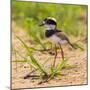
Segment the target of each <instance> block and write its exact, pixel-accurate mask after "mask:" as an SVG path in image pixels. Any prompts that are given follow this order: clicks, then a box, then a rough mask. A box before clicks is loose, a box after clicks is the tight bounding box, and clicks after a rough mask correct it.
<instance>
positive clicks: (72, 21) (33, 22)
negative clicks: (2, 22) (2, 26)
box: [12, 0, 88, 38]
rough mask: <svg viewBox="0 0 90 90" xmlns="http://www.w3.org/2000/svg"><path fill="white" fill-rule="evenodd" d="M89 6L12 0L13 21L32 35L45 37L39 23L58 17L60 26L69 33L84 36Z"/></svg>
mask: <svg viewBox="0 0 90 90" xmlns="http://www.w3.org/2000/svg"><path fill="white" fill-rule="evenodd" d="M87 8H88V7H87V6H86V5H69V4H55V3H42V2H41V3H40V2H20V1H16V0H12V21H14V22H15V23H16V24H17V25H18V26H20V27H23V28H24V29H25V30H26V31H27V33H28V34H29V35H30V36H31V35H32V36H33V35H39V36H40V38H43V37H44V35H43V33H44V30H42V29H43V28H40V27H39V26H38V24H39V23H40V22H41V21H42V20H43V19H44V18H46V17H48V16H49V17H54V18H56V19H57V22H58V28H59V29H61V30H63V31H64V32H65V33H67V34H68V35H72V36H74V37H78V36H79V37H84V36H86V33H87Z"/></svg>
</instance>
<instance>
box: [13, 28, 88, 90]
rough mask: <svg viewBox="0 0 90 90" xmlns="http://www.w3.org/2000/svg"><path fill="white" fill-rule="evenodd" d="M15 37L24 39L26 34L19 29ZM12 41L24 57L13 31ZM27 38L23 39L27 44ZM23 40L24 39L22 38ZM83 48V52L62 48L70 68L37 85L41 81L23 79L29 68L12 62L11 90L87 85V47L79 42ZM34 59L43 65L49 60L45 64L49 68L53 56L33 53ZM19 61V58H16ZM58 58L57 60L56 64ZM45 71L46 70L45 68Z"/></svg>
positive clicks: (38, 79) (37, 79) (23, 64)
mask: <svg viewBox="0 0 90 90" xmlns="http://www.w3.org/2000/svg"><path fill="white" fill-rule="evenodd" d="M15 29H16V30H17V29H19V31H18V30H17V31H18V33H17V35H19V36H20V37H22V38H23V37H26V34H25V33H23V32H22V30H21V29H20V28H15ZM12 33H13V37H12V38H13V39H12V44H13V47H14V48H17V47H18V48H17V49H18V50H19V51H20V53H22V55H24V54H25V53H24V52H25V50H24V49H23V48H22V47H21V44H20V43H19V41H18V40H16V38H15V35H14V33H16V32H15V31H14V30H13V32H12ZM27 39H28V37H26V38H25V41H26V42H27ZM23 40H24V38H23ZM81 44H82V45H83V47H84V49H85V50H84V51H81V50H80V49H77V50H70V49H68V48H67V47H65V48H64V52H65V56H66V57H68V58H69V60H68V61H67V63H68V65H69V66H71V67H67V68H64V69H62V71H61V73H62V74H63V75H62V76H58V77H55V78H54V79H51V80H50V81H48V82H45V83H42V84H39V82H40V81H41V79H40V78H31V77H30V78H27V79H24V76H25V75H27V74H28V73H29V72H30V68H29V66H28V64H26V63H21V62H20V63H16V62H12V89H18V88H36V87H51V86H68V85H84V84H87V45H86V44H85V42H81ZM14 56H15V55H14V53H13V54H12V61H13V60H14V59H15V58H14ZM34 56H35V57H37V59H38V60H39V62H41V63H43V62H44V61H45V60H46V59H48V58H50V59H49V61H48V62H47V64H46V65H47V66H49V65H50V64H51V62H52V60H53V56H51V55H49V54H48V53H46V54H41V53H40V52H35V55H34ZM59 56H60V52H58V57H59ZM17 58H18V59H19V60H20V58H19V57H18V56H17ZM59 60H60V58H57V63H58V61H59ZM47 66H46V67H47ZM46 69H47V68H46Z"/></svg>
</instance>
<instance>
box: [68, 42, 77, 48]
mask: <svg viewBox="0 0 90 90" xmlns="http://www.w3.org/2000/svg"><path fill="white" fill-rule="evenodd" d="M68 43H69V45H70V46H71V47H72V48H74V49H77V46H76V45H75V44H72V43H71V42H70V41H69V42H68Z"/></svg>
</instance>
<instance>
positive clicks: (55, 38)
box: [40, 17, 75, 66]
mask: <svg viewBox="0 0 90 90" xmlns="http://www.w3.org/2000/svg"><path fill="white" fill-rule="evenodd" d="M40 26H45V28H46V31H45V36H46V37H47V38H48V39H49V40H50V41H51V42H53V43H54V44H55V58H54V62H53V66H55V62H56V57H57V47H56V46H57V45H58V46H59V47H60V49H61V54H62V58H63V60H64V52H63V49H62V47H61V45H62V44H65V43H68V44H69V45H70V46H71V47H73V48H75V47H74V45H73V44H72V43H71V42H70V40H69V38H68V37H67V36H66V34H65V33H64V32H63V31H61V30H58V29H57V21H56V19H55V18H52V17H47V18H45V19H44V20H43V21H42V23H41V24H40Z"/></svg>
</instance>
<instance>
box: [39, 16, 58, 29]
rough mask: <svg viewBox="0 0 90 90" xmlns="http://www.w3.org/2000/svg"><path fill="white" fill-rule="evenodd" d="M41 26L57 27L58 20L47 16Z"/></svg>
mask: <svg viewBox="0 0 90 90" xmlns="http://www.w3.org/2000/svg"><path fill="white" fill-rule="evenodd" d="M39 26H45V28H46V29H49V30H51V29H55V28H56V27H57V21H56V19H55V18H52V17H47V18H45V19H44V20H43V21H42V22H41V24H40V25H39Z"/></svg>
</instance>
